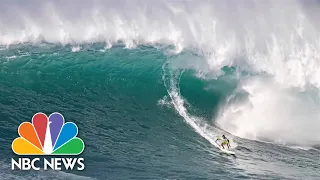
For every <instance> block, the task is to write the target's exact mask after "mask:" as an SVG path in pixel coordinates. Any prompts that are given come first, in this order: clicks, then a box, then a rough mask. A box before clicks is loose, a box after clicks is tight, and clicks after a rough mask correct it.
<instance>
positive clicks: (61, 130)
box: [11, 112, 85, 171]
mask: <svg viewBox="0 0 320 180" xmlns="http://www.w3.org/2000/svg"><path fill="white" fill-rule="evenodd" d="M18 133H19V135H20V137H18V138H16V139H15V140H14V141H13V142H12V146H11V148H12V151H13V152H14V153H15V154H17V155H24V156H30V155H32V156H41V155H54V156H57V155H60V156H62V155H66V156H75V155H79V154H81V153H82V152H83V150H84V143H83V141H82V139H80V138H78V137H76V136H77V134H78V127H77V125H76V124H75V123H73V122H66V123H65V121H64V117H63V116H62V114H60V113H57V112H55V113H52V114H51V115H50V116H49V117H47V115H45V114H44V113H36V114H35V115H34V116H33V118H32V123H30V122H23V123H21V124H20V126H19V128H18ZM41 163H42V164H43V169H44V170H47V169H53V170H61V169H62V167H64V169H66V170H73V169H74V168H75V166H76V169H77V170H79V171H82V170H83V169H84V167H85V166H84V159H83V158H50V160H47V159H45V158H43V160H42V161H41V159H40V158H34V159H32V160H31V159H30V158H19V159H18V160H15V159H13V158H12V159H11V169H12V170H15V169H20V170H30V169H33V170H40V169H41V168H40V167H39V164H41Z"/></svg>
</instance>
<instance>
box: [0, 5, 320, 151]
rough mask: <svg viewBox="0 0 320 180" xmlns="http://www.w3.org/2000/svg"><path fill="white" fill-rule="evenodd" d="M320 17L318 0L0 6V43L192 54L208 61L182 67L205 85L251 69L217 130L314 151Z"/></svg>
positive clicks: (318, 137) (174, 92) (318, 139)
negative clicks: (143, 47) (232, 72)
mask: <svg viewBox="0 0 320 180" xmlns="http://www.w3.org/2000/svg"><path fill="white" fill-rule="evenodd" d="M319 10H320V7H319V4H318V3H317V1H308V2H305V1H289V0H288V1H285V0H284V1H258V0H256V1H248V0H240V1H228V0H227V1H185V2H182V1H181V2H180V1H179V2H178V1H147V0H146V1H129V0H128V1H107V2H105V1H90V2H89V1H68V2H65V1H60V0H59V1H51V2H50V1H49V2H44V1H30V2H24V1H21V2H19V3H18V2H13V1H3V2H2V6H1V7H0V44H1V45H2V46H3V47H4V48H9V47H10V46H11V45H14V44H19V43H36V44H38V43H42V42H46V43H59V44H62V45H67V44H71V45H72V46H73V48H72V51H73V52H79V51H81V48H80V46H79V44H86V43H89V44H90V43H95V42H102V43H104V44H105V49H108V48H111V47H112V46H113V45H116V44H119V43H123V44H124V45H125V46H126V48H136V47H137V46H138V45H151V46H154V47H157V48H160V49H165V47H167V46H173V47H174V51H172V52H171V53H173V54H179V53H181V52H193V53H195V54H197V55H200V56H202V57H204V59H205V60H204V61H200V60H197V59H194V60H188V61H187V60H183V61H182V62H181V67H183V68H186V66H185V64H186V62H187V64H188V66H187V68H188V69H193V70H195V71H197V73H198V74H201V75H204V76H201V78H206V79H207V80H210V76H209V77H208V76H205V75H206V74H215V75H216V76H214V78H219V77H220V76H221V75H223V74H224V72H223V71H222V70H221V69H222V68H223V67H225V66H232V67H236V69H237V71H238V72H247V75H240V74H241V73H239V75H238V76H237V80H238V87H237V88H236V90H235V91H234V92H233V93H232V94H231V95H230V97H229V99H227V100H226V101H227V102H226V103H225V105H222V106H221V107H220V111H219V115H218V116H217V117H216V118H213V120H212V121H213V122H214V124H216V125H217V126H219V127H220V128H222V129H223V130H226V131H228V132H229V133H231V134H233V135H235V136H239V137H242V138H248V139H255V140H266V141H271V142H277V143H281V144H297V145H307V146H312V145H316V144H319V143H320V134H319V130H320V119H319V113H318V109H319V107H320V105H319V100H320V99H319V98H320V97H319V88H320V61H319V57H320V54H319V48H320V41H319V40H320V31H319V20H318V19H319V18H318V17H320V16H319V13H318V12H320V11H319ZM176 66H178V67H179V65H176ZM168 78H169V80H168V79H167V80H165V81H172V83H169V84H167V85H169V86H168V87H167V89H168V93H169V96H170V99H171V100H172V102H173V103H174V104H175V109H177V110H178V112H180V115H181V116H183V117H184V118H185V119H187V121H188V122H189V124H191V126H192V127H193V128H194V129H195V130H196V131H197V132H198V133H199V134H201V135H202V136H204V137H206V139H210V134H212V131H206V132H207V133H204V134H203V132H204V131H201V130H199V127H202V126H206V125H200V124H205V123H204V122H203V121H201V120H199V119H197V118H196V117H193V116H192V115H191V114H189V113H188V111H187V109H184V104H183V103H182V104H181V105H182V106H179V105H178V104H179V103H178V101H179V100H183V97H181V94H179V93H178V92H179V87H178V86H177V84H179V82H178V79H176V78H177V76H175V75H174V76H169V77H168ZM244 94H245V95H244ZM243 96H244V97H243ZM240 97H241V98H240ZM185 101H187V100H185ZM190 117H193V119H192V118H191V119H190ZM196 119H197V120H196ZM194 122H197V123H196V124H195V125H192V124H193V123H194ZM200 129H201V128H200ZM209 141H210V140H209Z"/></svg>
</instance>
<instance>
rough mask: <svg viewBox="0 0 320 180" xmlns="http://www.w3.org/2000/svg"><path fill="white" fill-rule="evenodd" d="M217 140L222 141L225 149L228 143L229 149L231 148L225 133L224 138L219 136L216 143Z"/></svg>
mask: <svg viewBox="0 0 320 180" xmlns="http://www.w3.org/2000/svg"><path fill="white" fill-rule="evenodd" d="M217 141H222V143H221V146H222V148H223V149H225V148H224V146H225V145H227V147H228V149H230V141H229V139H228V138H227V137H226V136H225V135H222V138H220V137H218V138H217V140H216V143H217ZM217 144H218V143H217Z"/></svg>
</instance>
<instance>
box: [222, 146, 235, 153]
mask: <svg viewBox="0 0 320 180" xmlns="http://www.w3.org/2000/svg"><path fill="white" fill-rule="evenodd" d="M219 149H220V150H221V151H222V152H224V153H227V154H231V155H235V154H236V153H235V152H233V151H230V150H228V149H223V148H222V147H220V148H219Z"/></svg>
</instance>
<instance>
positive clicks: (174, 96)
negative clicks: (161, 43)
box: [162, 64, 237, 149]
mask: <svg viewBox="0 0 320 180" xmlns="http://www.w3.org/2000/svg"><path fill="white" fill-rule="evenodd" d="M167 65H168V64H164V65H163V71H164V75H163V77H162V78H163V81H164V85H165V86H166V88H167V92H168V94H169V97H170V99H171V102H172V104H173V106H174V108H175V110H176V111H177V112H178V113H179V115H180V116H182V117H183V118H184V120H185V122H186V123H187V124H188V125H190V126H191V127H192V128H193V129H194V130H195V132H197V133H198V134H199V135H201V136H202V137H204V138H205V139H206V140H207V141H209V142H210V144H212V145H214V146H216V147H218V145H217V144H216V142H215V140H216V138H217V137H218V136H221V133H218V130H217V129H216V128H214V127H213V126H211V125H209V124H208V123H206V122H205V121H204V120H202V119H201V118H200V117H196V116H192V115H190V114H189V113H188V110H187V109H186V107H185V103H186V102H185V100H184V99H183V97H182V96H181V94H180V90H179V81H180V77H181V75H182V73H183V72H180V71H172V70H170V69H168V68H167ZM168 71H169V72H168ZM168 81H169V82H168ZM229 139H230V144H231V149H234V148H236V147H237V144H236V143H235V142H233V140H232V138H231V137H229Z"/></svg>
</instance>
